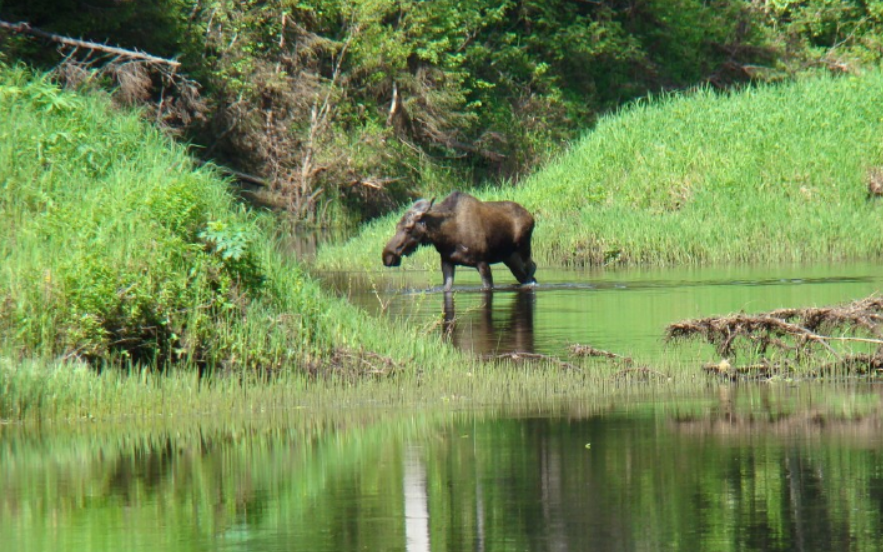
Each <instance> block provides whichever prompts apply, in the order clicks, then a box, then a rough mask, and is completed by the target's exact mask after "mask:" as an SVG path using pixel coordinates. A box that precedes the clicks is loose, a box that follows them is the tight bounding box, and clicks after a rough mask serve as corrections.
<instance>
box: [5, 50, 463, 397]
mask: <svg viewBox="0 0 883 552" xmlns="http://www.w3.org/2000/svg"><path fill="white" fill-rule="evenodd" d="M0 97H3V98H6V100H7V101H4V102H0V258H2V259H3V263H2V264H0V356H7V355H8V357H9V358H11V359H13V360H12V362H13V363H14V366H13V368H11V372H10V374H7V375H9V376H10V378H11V379H9V381H11V382H13V381H14V382H18V383H20V384H21V385H19V386H18V387H15V389H18V390H20V391H21V392H22V393H24V395H26V396H31V391H32V390H33V388H32V386H30V384H29V383H28V382H29V381H31V380H30V379H29V377H30V376H27V375H26V374H20V378H19V375H17V373H18V372H17V369H16V368H15V366H17V363H19V362H24V359H29V358H39V359H58V358H64V359H81V360H83V361H87V362H88V363H90V364H92V365H102V366H103V365H122V366H130V367H132V368H133V369H135V368H137V367H139V366H140V367H148V368H163V367H167V366H169V365H174V366H176V367H179V368H180V367H183V368H185V369H193V368H197V367H198V368H200V370H201V371H203V370H207V371H219V372H223V373H227V374H229V373H237V374H240V375H241V376H242V377H248V378H252V377H266V376H267V375H269V374H278V373H280V372H290V373H295V374H303V373H310V374H313V375H316V374H317V373H325V372H326V371H327V372H331V373H333V372H334V370H342V369H344V368H346V367H347V363H346V362H345V361H341V360H339V359H338V357H339V356H340V355H339V354H338V351H339V349H340V348H347V349H348V350H355V351H361V350H370V351H372V353H373V354H379V355H390V356H394V357H395V358H405V357H410V358H414V359H417V361H418V362H419V363H420V364H424V363H425V362H427V359H428V358H430V357H432V358H438V359H442V360H440V362H446V363H450V360H451V357H452V356H456V353H454V352H452V351H450V350H448V349H446V348H445V347H444V346H443V345H441V344H440V343H437V342H436V343H430V342H427V341H426V340H425V339H420V338H418V337H417V335H416V333H415V332H414V331H413V330H409V329H405V328H400V327H391V326H389V325H387V324H385V323H380V324H378V323H377V322H376V321H371V320H369V319H368V317H367V315H365V314H364V313H361V312H358V311H356V310H354V309H353V308H352V307H351V306H349V305H347V304H346V303H345V302H344V301H342V300H338V299H334V298H330V297H328V296H326V295H325V294H324V293H323V292H322V291H321V289H320V288H319V286H318V284H317V283H316V282H314V281H313V280H311V279H310V278H309V277H308V276H307V275H306V274H305V273H304V272H303V271H302V270H301V269H300V267H299V266H298V264H297V263H296V262H295V261H293V260H291V259H286V258H283V257H281V256H280V255H279V252H278V251H277V249H276V247H275V243H274V241H273V240H272V239H270V238H269V235H270V233H271V231H272V224H271V223H270V222H269V221H268V220H265V219H264V218H262V217H259V216H256V215H255V214H253V213H251V212H249V211H247V210H245V209H244V208H242V207H241V206H237V205H236V204H235V203H234V200H233V198H232V196H231V195H230V194H229V193H228V192H227V188H226V183H225V182H223V181H221V180H219V179H218V178H217V175H216V174H215V173H214V172H213V171H212V170H211V169H209V168H203V169H199V170H195V169H193V167H192V163H191V162H190V160H189V158H188V157H187V156H186V154H185V152H184V151H183V149H182V148H180V147H176V146H174V144H172V143H171V142H170V140H169V139H168V138H165V137H163V136H162V135H161V134H160V133H159V132H158V131H157V130H155V129H152V128H150V127H149V126H147V125H145V124H144V123H143V121H141V120H140V119H139V117H138V116H137V114H133V113H120V112H118V111H114V110H112V109H111V108H110V106H109V104H108V103H107V102H106V101H105V99H104V98H101V97H93V96H75V95H74V94H72V93H70V92H64V91H62V90H60V89H58V88H57V87H54V86H53V85H51V84H48V81H46V80H45V79H42V78H39V77H33V76H32V75H30V74H29V73H28V72H27V71H25V70H24V69H21V68H12V69H10V68H6V67H0ZM47 98H48V100H47ZM50 104H51V105H66V106H68V107H66V108H65V109H62V110H58V109H52V110H47V108H46V106H47V105H50ZM351 363H352V364H356V365H359V361H358V360H353V361H352V362H351ZM62 366H65V367H67V366H69V365H68V364H66V363H62ZM347 369H348V368H347ZM360 369H363V368H360ZM59 370H61V371H64V370H65V368H59ZM4 377H5V376H4ZM78 381H79V380H78ZM5 391H6V388H4V392H5ZM4 392H0V402H2V401H3V400H4V397H5V396H4ZM15 393H17V391H15ZM34 397H35V398H34V400H35V401H37V400H39V401H42V400H43V399H44V398H45V394H42V393H38V394H36V395H34ZM20 398H22V397H20ZM10 400H12V399H10ZM22 400H26V397H25V398H22ZM16 408H18V407H16ZM36 408H37V409H38V410H39V408H40V407H39V406H37V407H36ZM0 415H2V414H0Z"/></svg>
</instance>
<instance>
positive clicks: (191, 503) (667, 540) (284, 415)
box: [0, 264, 883, 552]
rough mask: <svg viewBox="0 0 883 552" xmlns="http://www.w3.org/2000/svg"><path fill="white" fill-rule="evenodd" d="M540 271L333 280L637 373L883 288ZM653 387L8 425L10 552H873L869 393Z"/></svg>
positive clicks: (4, 533)
mask: <svg viewBox="0 0 883 552" xmlns="http://www.w3.org/2000/svg"><path fill="white" fill-rule="evenodd" d="M539 276H540V278H541V285H540V286H539V287H537V288H536V289H534V290H527V291H523V290H518V289H515V288H506V287H503V288H502V289H499V290H496V291H494V292H492V293H484V292H482V291H480V289H479V281H478V278H477V276H474V275H472V274H470V273H469V271H466V270H461V271H460V273H459V274H458V279H457V288H458V289H457V291H456V293H454V294H452V295H446V294H444V293H440V292H439V291H438V290H437V289H435V288H433V287H432V286H434V285H437V284H438V281H439V277H438V274H436V273H419V272H416V273H415V272H408V271H401V270H399V271H385V272H383V273H377V274H372V275H367V276H362V275H358V276H357V275H347V274H333V275H325V277H326V278H327V279H328V281H330V282H333V283H334V285H336V286H337V287H338V289H339V290H341V292H342V293H345V294H347V295H349V296H350V297H351V298H352V299H353V301H355V302H357V303H359V304H362V305H363V306H364V307H365V308H366V309H368V310H371V311H373V312H382V313H383V314H385V315H388V316H394V317H399V318H401V319H404V320H407V321H408V322H409V323H412V324H417V325H419V326H420V327H422V328H425V329H426V331H431V332H439V333H440V334H441V335H445V336H447V337H446V338H447V339H450V340H451V341H452V342H453V343H455V344H456V345H457V346H459V347H462V348H464V349H465V350H469V351H473V352H475V353H481V354H486V353H498V352H502V351H507V350H510V351H511V350H520V351H535V352H542V353H548V354H561V353H562V351H564V350H565V349H566V347H567V346H568V345H569V344H572V343H581V344H588V345H592V346H594V347H596V348H601V349H605V350H610V351H613V352H617V353H621V354H629V355H633V356H644V357H653V356H654V355H664V354H665V348H664V345H663V344H662V335H663V332H664V328H665V326H666V325H667V324H669V323H671V322H674V321H678V320H682V319H684V318H691V317H700V316H710V315H715V314H725V313H731V312H737V311H740V310H744V311H746V312H760V311H766V310H770V309H774V308H781V307H803V306H812V305H816V306H821V305H828V304H833V303H839V302H845V301H850V300H853V299H856V298H860V297H865V296H867V295H870V294H871V293H874V292H876V291H877V290H879V289H880V285H881V277H880V276H879V274H878V271H877V269H876V267H875V266H874V265H869V264H867V265H845V266H831V267H809V268H807V267H788V268H766V269H719V270H716V269H695V270H683V269H680V270H655V271H644V272H636V271H622V272H619V271H607V272H598V271H595V272H580V271H565V270H543V271H542V272H541V273H540V274H539ZM497 279H498V281H499V282H501V283H505V281H506V280H505V279H504V277H502V275H500V274H498V275H497ZM446 301H447V303H446ZM705 353H707V351H706V352H705ZM648 392H650V391H648ZM657 393H658V394H659V395H660V396H656V397H654V398H653V400H645V401H638V400H623V399H622V398H620V399H617V400H616V401H613V400H610V402H604V399H598V401H599V402H597V403H590V402H581V403H577V404H549V405H545V406H542V407H532V408H533V409H531V410H525V409H518V408H517V407H512V406H510V407H508V408H507V409H502V408H500V409H498V410H493V411H485V410H467V411H451V410H442V411H433V410H425V411H419V412H414V411H392V410H382V409H374V410H359V411H357V410H347V409H343V410H341V411H338V412H334V413H324V412H318V411H311V410H306V409H303V410H292V411H289V412H270V413H266V414H263V415H260V416H258V415H245V416H242V417H238V418H231V419H227V418H225V417H224V415H222V414H217V413H212V415H210V416H205V417H204V418H203V419H201V420H197V419H183V420H182V419H179V420H175V419H170V420H168V421H166V422H163V421H162V420H152V421H150V422H149V423H148V422H146V421H139V420H134V421H133V420H130V421H129V423H128V424H126V425H121V426H114V425H104V424H89V425H72V426H70V427H54V428H40V427H27V428H25V427H18V426H13V425H7V426H3V425H0V538H2V540H0V549H2V550H15V551H17V552H44V551H47V552H48V551H57V550H77V551H84V552H89V551H116V550H126V551H134V552H140V551H145V552H146V551H151V552H152V551H154V550H163V551H186V552H191V551H208V550H211V551H214V550H218V551H230V552H235V551H246V550H247V551H253V552H265V551H266V552H270V551H282V550H286V551H287V550H302V551H310V552H326V551H327V552H349V551H362V550H370V551H387V550H389V551H404V552H417V551H429V550H435V551H452V552H454V551H456V552H459V551H462V550H475V551H488V552H490V551H507V552H508V551H522V550H524V551H541V552H545V551H549V552H557V551H562V550H587V551H591V550H599V551H601V550H603V551H619V550H623V551H641V550H653V551H681V550H691V551H709V552H711V551H714V552H718V551H720V552H727V551H741V552H752V551H767V550H782V551H786V550H789V551H790V550H806V551H825V552H827V551H830V550H857V551H864V550H868V551H871V550H881V549H883V439H880V435H881V432H883V387H881V386H880V385H879V384H875V383H874V382H873V381H872V382H870V383H855V382H853V383H841V384H828V385H821V384H817V383H802V384H799V385H792V384H788V383H785V382H781V381H780V382H773V383H769V384H763V385H753V386H752V385H747V384H740V385H730V384H726V385H721V386H718V385H717V384H715V383H713V380H712V379H709V389H708V393H707V394H704V395H700V396H687V397H671V396H665V395H664V394H663V393H662V392H661V391H657ZM524 408H527V407H524Z"/></svg>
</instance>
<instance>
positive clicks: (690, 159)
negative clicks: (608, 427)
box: [318, 71, 883, 269]
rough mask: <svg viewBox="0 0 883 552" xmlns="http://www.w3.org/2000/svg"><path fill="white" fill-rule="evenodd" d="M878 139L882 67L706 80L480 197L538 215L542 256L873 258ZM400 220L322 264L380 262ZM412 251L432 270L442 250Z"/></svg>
mask: <svg viewBox="0 0 883 552" xmlns="http://www.w3.org/2000/svg"><path fill="white" fill-rule="evenodd" d="M881 146H883V72H881V71H869V72H867V73H865V74H863V75H858V76H848V77H840V78H813V79H809V80H805V81H800V82H793V83H788V84H781V85H770V86H760V87H756V88H748V89H745V90H743V91H740V92H736V93H726V94H724V93H719V92H716V91H713V90H709V89H698V90H694V91H691V92H685V93H681V94H670V95H665V96H660V97H656V98H652V99H649V100H643V101H639V102H636V103H634V104H632V105H630V106H629V107H627V108H625V109H623V110H622V111H621V112H619V113H616V114H613V115H610V116H607V117H605V118H603V119H602V120H601V121H600V122H599V123H598V125H597V126H596V127H595V128H594V129H593V130H592V131H590V132H588V133H587V134H586V135H585V136H584V137H583V138H582V139H581V140H580V141H578V142H577V143H576V144H574V146H573V147H572V148H571V149H570V151H569V152H567V153H565V154H563V155H561V156H560V157H559V158H558V159H556V160H554V161H552V162H551V163H549V165H548V166H546V167H544V168H543V169H542V170H540V171H538V172H537V173H536V174H535V175H534V176H532V177H531V178H529V179H527V180H526V181H525V182H524V183H523V184H521V185H519V186H517V187H512V188H505V189H486V190H483V191H481V192H479V195H480V196H481V197H483V198H485V199H512V200H515V201H518V202H520V203H522V204H523V205H525V206H526V207H527V208H528V209H530V210H531V211H532V212H533V213H534V214H535V215H536V219H537V229H536V231H535V233H534V248H533V250H534V255H535V257H536V259H537V261H538V262H539V263H540V264H541V265H543V264H545V265H556V266H560V265H608V264H621V265H635V264H651V265H669V264H699V263H728V262H729V263H772V262H809V261H830V260H838V261H839V260H846V259H859V258H863V259H876V258H879V257H881V255H883V241H881V240H880V239H879V236H880V235H881V230H883V217H881V216H880V212H879V211H880V209H883V205H878V204H877V203H876V202H875V201H867V196H866V189H867V188H866V178H867V176H868V171H869V170H870V169H871V168H872V167H875V166H877V165H880V164H881V163H883V148H881ZM394 219H395V217H390V218H388V219H385V220H382V221H378V222H376V223H374V224H373V225H371V226H369V227H367V228H366V229H365V230H364V231H363V232H362V233H361V234H360V235H359V236H358V237H357V238H356V239H354V240H352V241H351V242H349V243H348V244H345V245H342V246H340V247H338V248H328V249H326V250H325V251H323V252H321V254H320V256H319V259H318V264H319V266H320V267H322V268H329V269H342V268H353V267H361V268H364V267H377V266H380V262H379V251H380V249H381V248H382V245H383V241H384V239H385V238H387V237H388V236H389V235H391V232H392V228H393V226H394ZM409 262H410V263H412V264H411V266H420V267H425V268H433V269H434V268H435V267H434V265H435V264H437V255H434V254H431V253H422V254H418V256H417V260H416V261H409Z"/></svg>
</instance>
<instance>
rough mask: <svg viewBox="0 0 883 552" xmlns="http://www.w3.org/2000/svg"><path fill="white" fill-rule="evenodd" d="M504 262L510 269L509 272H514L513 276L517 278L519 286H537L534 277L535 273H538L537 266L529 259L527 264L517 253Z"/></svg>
mask: <svg viewBox="0 0 883 552" xmlns="http://www.w3.org/2000/svg"><path fill="white" fill-rule="evenodd" d="M504 262H505V264H506V266H508V267H509V270H511V271H512V275H513V276H515V279H516V280H518V283H519V284H535V283H536V282H537V281H536V279H534V277H533V275H534V272H536V271H537V264H536V263H535V262H533V261H531V260H530V259H529V258H528V260H527V262H525V261H524V259H523V258H522V256H521V255H520V254H519V253H518V252H515V253H513V254H512V256H511V257H509V258H508V259H506V260H505V261H504Z"/></svg>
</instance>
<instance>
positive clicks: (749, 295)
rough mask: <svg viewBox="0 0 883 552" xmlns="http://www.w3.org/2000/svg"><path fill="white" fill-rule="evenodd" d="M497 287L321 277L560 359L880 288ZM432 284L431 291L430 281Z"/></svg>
mask: <svg viewBox="0 0 883 552" xmlns="http://www.w3.org/2000/svg"><path fill="white" fill-rule="evenodd" d="M494 276H495V278H496V281H497V283H498V284H500V283H502V284H503V286H504V287H503V288H502V289H498V290H495V291H493V292H491V293H486V292H483V291H481V289H480V280H479V278H478V275H477V272H476V271H475V270H471V269H464V268H461V269H459V270H458V272H457V281H456V286H455V289H456V291H455V292H454V293H453V294H452V295H446V294H444V293H442V292H441V291H440V288H439V287H437V286H439V284H440V283H441V274H440V273H438V272H436V271H432V272H425V271H407V270H402V269H389V270H385V271H382V272H377V273H374V274H372V275H370V276H364V275H353V274H326V275H324V278H325V279H326V280H327V281H328V282H329V283H331V285H333V286H334V287H335V288H337V289H338V290H341V292H342V293H344V294H345V295H347V296H349V297H350V298H351V300H352V301H353V302H354V303H357V304H359V305H361V306H363V307H364V308H366V309H367V310H369V311H370V312H372V313H381V312H383V313H385V314H386V315H388V316H390V317H394V318H399V319H404V320H407V321H409V323H411V324H415V325H418V326H419V327H423V328H426V329H427V330H428V331H437V332H439V333H442V334H444V335H448V336H449V338H450V340H451V342H453V343H454V344H455V345H457V346H459V347H461V348H463V349H465V350H467V351H473V352H475V353H476V354H480V355H486V354H499V353H506V352H512V351H527V352H538V353H543V354H551V355H560V354H563V353H565V352H566V350H567V347H568V346H569V345H571V344H575V343H579V344H583V345H591V346H592V347H595V348H597V349H603V350H607V351H610V352H614V353H618V354H622V355H628V356H633V357H635V358H642V359H646V360H653V359H654V358H658V357H659V356H660V355H662V354H664V352H665V348H664V343H663V336H664V334H665V328H666V326H667V325H668V324H671V323H673V322H677V321H680V320H684V319H688V318H697V317H706V316H715V315H725V314H731V313H736V312H740V311H744V312H747V313H755V312H763V311H768V310H772V309H777V308H784V307H809V306H825V305H832V304H837V303H842V302H848V301H851V300H854V299H859V298H862V297H866V296H868V295H870V294H872V293H875V292H877V291H879V290H881V289H883V270H881V267H880V266H878V265H874V264H867V263H865V264H840V265H832V266H809V267H800V266H794V267H773V268H770V267H760V268H743V267H740V268H726V269H715V268H695V269H689V268H688V269H684V268H677V269H658V270H628V271H597V270H596V271H578V270H561V269H547V268H543V269H541V270H540V271H539V272H537V278H538V279H539V281H540V285H539V286H538V287H536V288H535V289H533V290H528V291H525V290H519V289H517V288H515V287H511V286H510V287H505V286H506V285H507V282H514V280H513V279H512V277H511V275H510V274H508V273H507V271H506V269H505V267H503V266H502V265H500V267H499V268H496V267H495V269H494ZM433 286H435V287H433Z"/></svg>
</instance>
